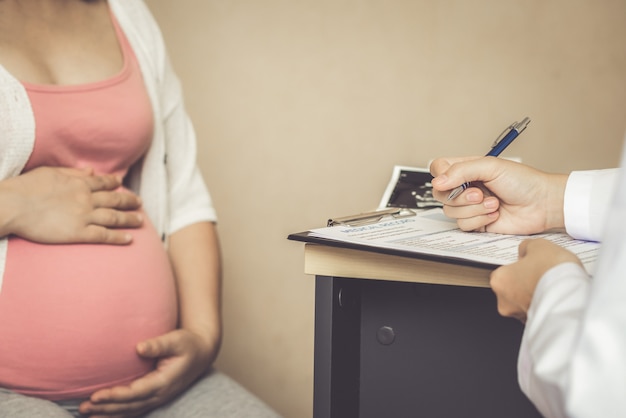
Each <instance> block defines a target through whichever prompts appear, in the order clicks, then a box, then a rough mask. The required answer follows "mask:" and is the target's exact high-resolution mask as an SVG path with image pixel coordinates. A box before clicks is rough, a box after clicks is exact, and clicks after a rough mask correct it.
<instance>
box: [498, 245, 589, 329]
mask: <svg viewBox="0 0 626 418" xmlns="http://www.w3.org/2000/svg"><path fill="white" fill-rule="evenodd" d="M562 263H577V264H579V265H581V266H582V262H581V261H580V260H579V259H578V257H576V256H575V255H574V254H573V253H572V252H570V251H568V250H566V249H564V248H562V247H560V246H558V245H556V244H554V243H552V242H550V241H548V240H545V239H528V240H525V241H522V243H521V244H520V246H519V260H518V261H516V262H515V263H513V264H508V265H505V266H502V267H499V268H497V269H496V270H494V271H493V272H492V273H491V277H490V283H491V289H492V290H493V292H494V293H495V294H496V297H497V298H498V312H499V313H500V315H502V316H508V317H513V318H516V319H518V320H520V321H522V322H524V323H525V322H526V315H527V313H528V308H529V307H530V302H531V301H532V298H533V294H534V293H535V288H536V287H537V283H539V280H540V279H541V278H542V277H543V275H544V274H545V273H546V272H547V271H548V270H550V269H551V268H553V267H555V266H557V265H559V264H562Z"/></svg>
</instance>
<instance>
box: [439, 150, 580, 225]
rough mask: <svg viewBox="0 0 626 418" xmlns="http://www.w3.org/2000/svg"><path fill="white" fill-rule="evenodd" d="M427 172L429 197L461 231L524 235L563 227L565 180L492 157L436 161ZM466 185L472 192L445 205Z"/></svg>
mask: <svg viewBox="0 0 626 418" xmlns="http://www.w3.org/2000/svg"><path fill="white" fill-rule="evenodd" d="M430 171H431V174H432V175H433V176H434V179H433V181H432V185H433V196H434V197H435V199H437V200H439V201H440V202H442V203H443V204H444V207H443V211H444V213H445V214H446V216H448V217H450V218H455V219H456V220H457V224H458V226H459V228H460V229H462V230H464V231H482V232H485V231H486V232H496V233H503V234H522V235H526V234H534V233H539V232H543V231H545V230H547V229H550V228H562V227H563V226H564V221H563V198H564V194H565V185H566V183H567V178H568V175H563V174H548V173H544V172H542V171H539V170H536V169H534V168H532V167H529V166H527V165H524V164H520V163H516V162H513V161H510V160H506V159H501V158H495V157H467V158H438V159H436V160H434V161H433V162H432V164H431V165H430ZM465 182H471V186H470V187H468V188H467V189H466V190H465V191H464V192H463V193H461V194H460V195H458V196H457V197H455V198H454V199H452V200H448V195H449V194H450V191H451V190H453V189H454V188H455V187H457V186H460V185H461V184H463V183H465Z"/></svg>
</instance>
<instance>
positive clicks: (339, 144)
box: [148, 0, 626, 418]
mask: <svg viewBox="0 0 626 418" xmlns="http://www.w3.org/2000/svg"><path fill="white" fill-rule="evenodd" d="M148 4H149V6H150V7H151V9H152V10H153V12H154V13H155V15H156V17H157V20H158V21H159V22H160V24H161V26H162V29H163V32H164V35H165V37H166V40H167V43H168V45H169V47H170V52H171V55H172V59H173V61H174V65H175V68H176V69H177V71H178V73H179V75H180V77H181V79H182V81H183V85H184V88H185V93H186V98H187V105H188V108H189V112H190V114H191V116H192V119H193V120H194V123H195V126H196V128H197V131H198V138H199V162H200V165H201V168H202V171H203V173H204V175H205V178H206V180H207V182H208V185H209V187H210V189H211V192H212V195H213V198H214V201H215V205H216V207H217V210H218V212H219V216H220V224H219V229H220V233H221V236H222V244H223V250H224V260H225V289H224V301H225V308H224V314H225V324H226V335H225V342H224V347H223V350H222V353H221V355H220V358H219V360H218V365H219V367H221V368H222V369H223V370H225V371H227V372H228V373H230V374H231V375H232V376H234V377H235V378H237V379H238V380H239V381H240V382H242V383H243V384H244V385H245V386H246V387H248V388H249V389H251V390H252V391H253V392H255V393H257V394H258V395H259V396H261V397H262V398H263V399H265V400H266V401H268V402H269V403H270V404H271V405H273V406H274V407H275V408H277V409H278V410H279V411H280V412H282V413H283V414H284V415H285V416H286V417H289V418H306V417H310V416H311V407H312V377H313V376H312V368H313V301H314V287H313V278H311V277H307V276H305V275H304V274H303V273H302V245H301V244H299V243H295V242H289V241H287V240H286V237H287V235H288V234H289V233H290V232H296V231H301V230H305V229H308V228H310V227H314V226H322V225H323V224H324V222H325V220H326V219H327V217H329V216H341V215H347V214H350V213H353V212H357V211H361V210H369V209H372V208H374V207H375V206H376V205H377V203H378V200H379V199H380V197H381V195H382V192H383V190H384V187H385V185H386V183H387V181H388V179H389V176H390V174H391V170H392V167H393V165H394V164H403V165H411V166H424V165H425V164H426V163H427V161H428V160H429V159H431V158H433V157H436V156H441V155H466V154H473V155H478V154H482V153H484V152H485V151H486V150H487V148H488V146H489V145H490V143H491V141H492V140H493V139H494V137H495V136H496V135H497V134H498V133H499V132H500V130H501V129H502V128H504V127H505V126H506V125H507V124H508V123H510V122H512V121H513V120H516V119H520V118H522V117H524V116H526V115H528V116H530V117H531V119H532V123H531V125H530V126H529V128H528V130H527V131H526V132H525V133H524V135H523V136H522V137H520V139H519V140H518V141H516V143H515V144H514V145H512V146H511V147H510V148H509V149H508V150H507V151H506V154H505V155H507V156H517V157H521V158H522V159H523V160H524V161H525V162H527V163H530V164H533V165H535V166H538V167H540V168H542V169H545V170H549V171H562V170H572V169H579V168H580V169H589V168H599V167H605V166H613V165H616V164H617V163H618V157H619V152H620V148H621V142H622V137H623V134H624V131H625V129H626V25H624V24H623V22H624V19H625V18H626V2H624V1H623V0H552V1H543V0H518V1H514V0H474V1H467V0H456V1H455V0H448V1H425V0H384V1H381V0H221V1H216V0H195V1H194V0H185V1H172V0H148Z"/></svg>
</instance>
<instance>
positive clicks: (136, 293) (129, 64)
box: [0, 19, 177, 400]
mask: <svg viewBox="0 0 626 418" xmlns="http://www.w3.org/2000/svg"><path fill="white" fill-rule="evenodd" d="M113 20H114V22H115V19H113ZM115 25H116V31H117V35H118V39H119V43H120V45H121V48H122V50H123V54H124V68H123V69H122V70H121V72H120V73H118V74H117V75H116V76H114V77H112V78H110V79H107V80H104V81H100V82H96V83H89V84H84V85H71V86H48V85H31V84H27V83H24V85H25V87H26V89H27V92H28V95H29V97H30V100H31V104H32V107H33V111H34V115H35V121H36V140H35V148H34V151H33V153H32V156H31V158H30V160H29V161H28V164H27V166H26V168H25V171H28V170H32V169H33V168H36V167H39V166H63V167H84V166H91V167H94V169H95V170H96V172H100V173H118V174H121V175H124V174H125V173H126V172H127V170H128V169H129V167H130V166H131V165H132V164H133V163H135V162H136V161H138V160H139V159H140V158H141V157H142V156H143V155H144V153H145V152H146V150H147V149H148V147H149V145H150V141H151V138H152V129H153V125H152V124H153V119H152V108H151V105H150V101H149V99H148V97H147V94H146V91H145V86H144V84H143V79H142V75H141V72H140V69H139V66H138V63H137V60H136V57H135V56H134V54H133V51H132V49H131V47H130V45H129V44H128V41H127V40H126V38H125V36H124V34H123V33H122V31H121V29H120V28H119V27H118V26H117V22H115ZM144 219H146V221H145V222H144V225H143V226H142V227H141V228H139V229H132V230H130V232H131V233H132V234H133V242H132V244H131V245H128V246H113V245H90V244H84V245H43V244H36V243H33V242H29V241H26V240H23V239H21V238H17V237H11V238H10V239H9V244H8V252H7V261H6V267H5V274H4V283H3V288H2V292H0V387H4V388H7V389H11V390H14V391H16V392H20V393H23V394H26V395H32V396H37V397H40V398H45V399H51V400H63V399H76V398H84V397H87V396H89V395H90V394H92V393H93V392H94V391H96V390H98V389H101V388H106V387H110V386H113V385H119V384H125V383H129V382H130V381H132V380H134V379H136V378H138V377H140V376H142V375H144V374H145V373H147V372H148V371H150V370H151V369H152V368H153V367H154V364H153V362H151V361H147V360H144V359H141V358H140V357H139V356H138V355H137V354H136V351H135V346H136V344H137V343H138V342H140V341H142V340H145V339H147V338H151V337H155V336H158V335H162V334H164V333H166V332H168V331H170V330H172V329H174V328H175V326H176V321H177V305H176V289H175V283H174V278H173V274H172V270H171V266H170V263H169V260H168V257H167V254H166V252H165V250H164V248H163V245H162V242H161V240H160V238H159V236H158V234H157V232H156V230H155V228H154V227H153V226H152V225H151V224H150V222H149V220H148V219H147V217H144Z"/></svg>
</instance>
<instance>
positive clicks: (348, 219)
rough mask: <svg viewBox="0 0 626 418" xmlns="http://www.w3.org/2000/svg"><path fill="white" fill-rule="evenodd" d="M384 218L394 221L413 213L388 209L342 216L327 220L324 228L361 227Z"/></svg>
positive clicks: (413, 213) (413, 212) (406, 209)
mask: <svg viewBox="0 0 626 418" xmlns="http://www.w3.org/2000/svg"><path fill="white" fill-rule="evenodd" d="M386 216H390V217H392V218H394V219H400V218H407V217H409V216H415V211H413V210H411V209H408V208H389V209H382V210H376V211H373V212H365V213H360V214H358V215H352V216H344V217H341V218H333V219H329V220H328V222H327V223H326V226H338V225H343V226H361V225H368V224H373V223H376V222H378V221H380V220H381V219H383V218H384V217H386Z"/></svg>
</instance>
